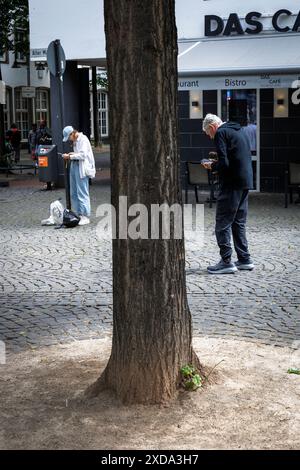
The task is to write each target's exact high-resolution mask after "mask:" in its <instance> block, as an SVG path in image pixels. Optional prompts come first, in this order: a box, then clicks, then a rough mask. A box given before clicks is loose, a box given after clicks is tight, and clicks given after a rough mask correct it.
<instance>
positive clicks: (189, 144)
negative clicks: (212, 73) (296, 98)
mask: <svg viewBox="0 0 300 470" xmlns="http://www.w3.org/2000/svg"><path fill="white" fill-rule="evenodd" d="M294 91H295V90H292V89H290V90H289V117H288V118H274V117H273V109H274V90H272V89H262V90H260V116H261V117H260V140H261V142H260V147H261V153H260V162H261V163H260V167H261V169H260V171H261V176H260V185H261V187H260V189H261V191H264V192H283V191H284V171H285V168H286V163H287V162H288V161H291V160H293V161H299V162H300V104H299V105H295V104H293V103H292V100H291V98H292V94H293V93H294ZM207 113H213V114H217V91H216V90H212V91H204V92H203V114H204V116H205V115H206V114H207ZM179 131H180V155H181V162H182V172H184V170H185V164H184V162H186V161H189V160H190V161H200V160H201V159H202V158H206V157H207V156H208V152H210V151H211V150H214V144H213V142H212V141H211V140H210V139H209V138H208V137H207V136H206V135H205V134H204V132H203V131H202V119H189V92H188V91H181V92H179Z"/></svg>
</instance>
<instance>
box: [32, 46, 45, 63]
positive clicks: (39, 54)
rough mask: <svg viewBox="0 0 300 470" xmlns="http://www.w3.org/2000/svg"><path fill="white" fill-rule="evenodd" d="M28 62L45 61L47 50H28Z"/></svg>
mask: <svg viewBox="0 0 300 470" xmlns="http://www.w3.org/2000/svg"><path fill="white" fill-rule="evenodd" d="M30 60H31V61H37V62H46V61H47V48H45V47H44V48H43V49H30Z"/></svg>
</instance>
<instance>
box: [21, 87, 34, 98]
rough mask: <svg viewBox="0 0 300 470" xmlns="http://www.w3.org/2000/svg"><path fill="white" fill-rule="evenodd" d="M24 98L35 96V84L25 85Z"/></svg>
mask: <svg viewBox="0 0 300 470" xmlns="http://www.w3.org/2000/svg"><path fill="white" fill-rule="evenodd" d="M22 98H35V88H34V87H33V86H23V87H22Z"/></svg>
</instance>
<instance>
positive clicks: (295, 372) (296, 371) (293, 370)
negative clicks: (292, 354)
mask: <svg viewBox="0 0 300 470" xmlns="http://www.w3.org/2000/svg"><path fill="white" fill-rule="evenodd" d="M287 372H288V374H296V375H300V369H294V368H292V369H289V370H288V371H287Z"/></svg>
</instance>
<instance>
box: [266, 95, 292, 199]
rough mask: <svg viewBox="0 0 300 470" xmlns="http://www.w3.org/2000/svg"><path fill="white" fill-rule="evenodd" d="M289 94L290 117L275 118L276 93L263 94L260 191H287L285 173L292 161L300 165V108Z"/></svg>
mask: <svg viewBox="0 0 300 470" xmlns="http://www.w3.org/2000/svg"><path fill="white" fill-rule="evenodd" d="M294 91H295V90H292V89H290V90H289V117H288V118H274V117H273V109H274V90H267V89H263V90H260V115H261V118H260V162H261V163H260V172H261V176H260V185H261V187H260V189H261V191H264V192H283V191H284V171H285V168H286V164H287V162H288V161H291V160H293V161H299V162H300V105H295V104H293V103H292V94H293V93H294Z"/></svg>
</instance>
